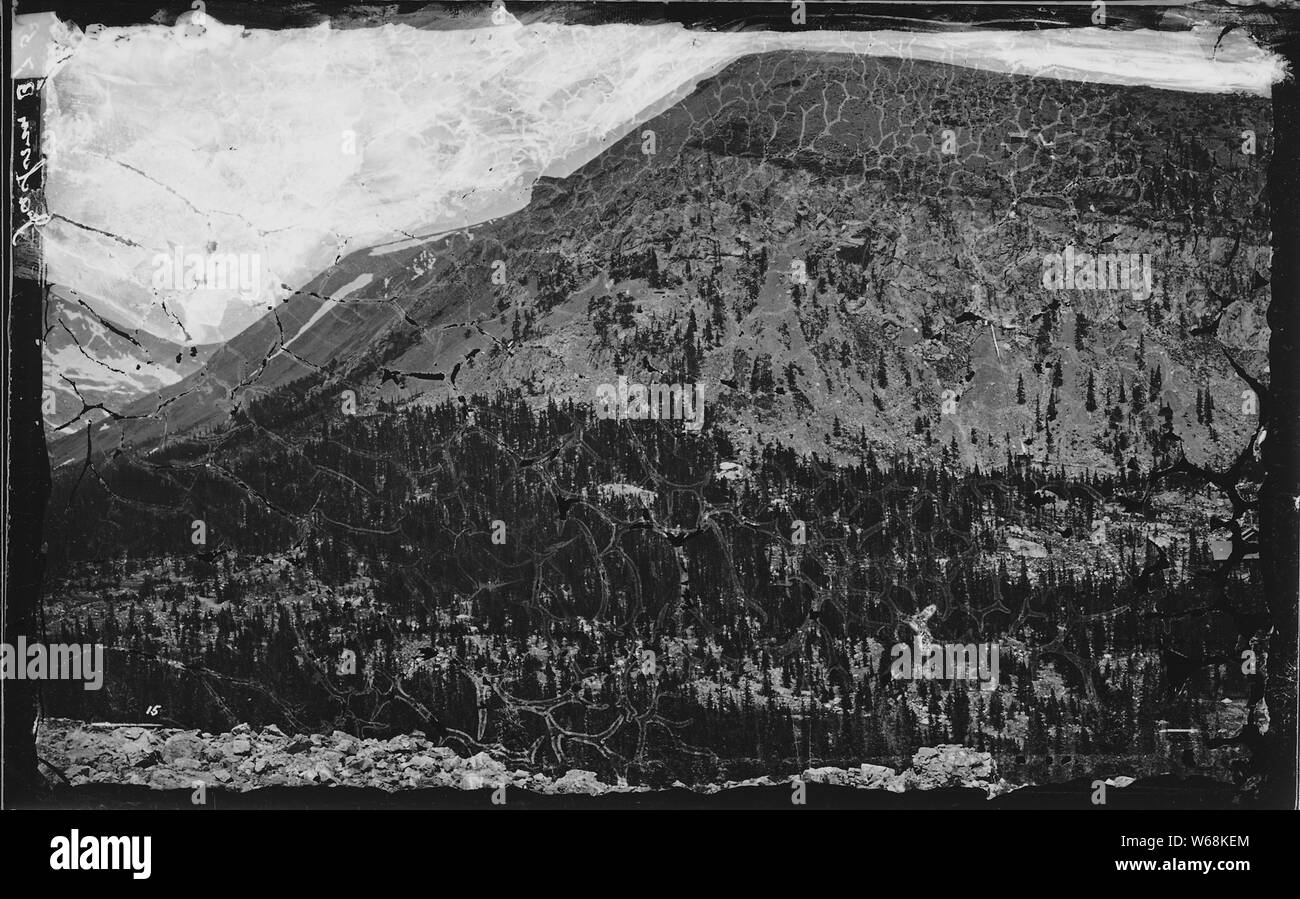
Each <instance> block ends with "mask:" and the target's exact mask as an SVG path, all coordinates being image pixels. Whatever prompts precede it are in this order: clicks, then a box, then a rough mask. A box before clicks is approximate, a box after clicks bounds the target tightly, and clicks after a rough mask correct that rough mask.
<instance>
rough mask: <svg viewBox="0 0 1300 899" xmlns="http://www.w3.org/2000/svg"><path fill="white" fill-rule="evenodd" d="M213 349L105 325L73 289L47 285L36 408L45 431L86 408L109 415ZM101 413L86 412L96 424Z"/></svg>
mask: <svg viewBox="0 0 1300 899" xmlns="http://www.w3.org/2000/svg"><path fill="white" fill-rule="evenodd" d="M216 348H217V347H216V346H215V345H212V344H208V345H194V346H182V345H180V344H177V343H173V342H172V341H170V340H165V339H163V338H161V337H156V336H154V335H153V334H150V333H149V332H148V331H145V330H144V329H142V328H130V327H127V326H125V325H121V324H118V323H116V322H113V321H111V320H110V319H108V318H106V317H105V316H103V315H101V314H100V313H98V312H96V311H95V309H94V308H92V306H91V304H90V303H87V302H86V300H85V299H84V298H83V297H81V296H80V295H79V294H78V293H77V292H76V291H73V290H70V289H67V288H64V287H61V286H59V285H51V287H50V293H49V300H48V302H47V304H46V309H45V339H44V347H43V350H44V359H45V363H44V365H45V385H46V395H45V401H44V403H43V405H42V410H43V412H44V416H45V423H46V426H47V427H48V428H50V429H51V433H57V431H58V429H59V428H60V426H62V425H64V424H65V423H67V422H72V421H75V420H76V419H77V416H78V415H79V414H80V413H82V411H83V408H84V407H86V406H91V407H93V406H96V405H97V404H100V403H102V404H103V405H104V408H107V409H112V410H114V411H116V410H118V409H122V408H124V407H126V406H128V405H130V404H131V403H132V402H133V401H135V400H137V399H139V398H140V397H143V396H148V395H149V394H151V393H154V392H155V391H157V390H159V389H161V388H164V387H166V386H168V385H171V384H174V383H176V382H178V381H180V380H181V379H182V378H184V377H185V376H186V375H188V374H192V373H193V372H195V371H198V370H200V369H201V368H202V367H203V364H204V363H205V362H207V360H208V358H209V357H210V356H211V355H212V353H213V352H214V351H215V350H216ZM104 414H106V413H104V412H102V411H101V410H98V409H96V410H94V411H92V412H88V413H87V417H89V418H91V419H95V420H97V419H98V418H102V417H103V415H104Z"/></svg>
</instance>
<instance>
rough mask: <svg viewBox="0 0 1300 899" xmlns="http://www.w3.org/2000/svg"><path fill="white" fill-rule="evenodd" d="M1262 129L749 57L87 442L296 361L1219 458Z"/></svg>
mask: <svg viewBox="0 0 1300 899" xmlns="http://www.w3.org/2000/svg"><path fill="white" fill-rule="evenodd" d="M1269 121H1270V116H1269V109H1268V104H1267V101H1265V100H1262V99H1259V98H1249V97H1240V96H1222V95H1209V94H1179V93H1173V92H1169V91H1159V90H1152V89H1145V88H1131V87H1117V86H1108V85H1085V84H1077V83H1070V82H1057V81H1050V80H1039V79H1033V78H1029V77H1022V76H1006V75H1000V74H993V73H988V72H982V71H977V70H969V69H961V68H956V67H950V66H943V65H939V64H930V63H916V62H909V61H903V60H889V59H872V58H861V57H853V56H848V55H837V54H807V53H773V54H764V55H758V56H752V57H747V58H745V59H742V60H739V61H737V62H736V63H734V64H732V65H731V66H729V67H728V68H727V69H725V70H723V71H722V72H720V73H719V74H718V75H717V76H716V77H715V78H713V79H711V80H709V81H707V82H704V83H703V84H701V86H700V88H699V89H698V90H697V91H696V92H695V93H694V94H692V95H691V96H690V97H688V98H686V99H685V100H683V101H682V102H681V103H679V104H677V105H676V106H674V107H673V108H671V109H669V110H667V111H666V112H664V113H663V114H661V115H659V116H657V117H655V118H653V119H651V120H650V121H648V122H646V123H645V125H644V126H643V127H641V128H638V129H635V130H634V131H633V132H632V133H631V134H629V135H628V137H626V138H624V139H623V140H622V141H620V142H618V143H617V144H615V145H614V146H613V147H611V148H610V149H609V150H608V151H607V152H606V153H604V154H602V155H601V156H600V157H598V158H597V159H595V160H593V161H592V162H591V163H589V164H588V165H586V166H584V167H583V168H581V169H580V170H578V171H577V172H575V173H574V174H573V175H571V176H570V177H568V178H565V179H562V180H553V179H543V180H542V181H540V182H539V183H538V184H537V185H536V186H535V188H534V191H533V198H532V202H531V203H530V204H529V206H528V207H527V208H525V209H523V210H521V211H520V212H518V213H515V214H513V215H510V216H507V217H505V218H503V219H500V220H497V221H495V222H492V223H489V224H488V225H485V226H483V227H481V228H477V229H473V230H472V232H470V233H464V232H462V233H457V234H453V235H450V236H448V237H446V238H444V239H442V240H440V241H437V242H433V243H430V244H427V245H425V246H423V247H409V248H406V249H403V250H399V251H397V252H394V253H389V254H385V255H371V254H368V253H358V254H353V255H352V256H349V257H347V258H346V259H343V260H341V261H340V262H339V263H338V264H336V265H335V266H334V268H332V269H331V270H330V271H328V272H326V273H324V274H322V275H321V276H320V277H319V278H317V279H315V280H314V281H313V282H311V284H309V285H307V286H306V288H304V290H303V291H301V292H299V294H297V295H295V296H294V297H293V298H292V299H291V300H290V301H289V302H287V303H285V304H284V305H282V306H281V307H280V308H279V309H277V310H276V311H275V313H273V314H272V315H270V316H267V317H266V318H264V319H262V320H261V321H259V322H258V323H257V324H256V325H254V326H253V327H252V328H250V329H248V330H247V331H245V332H244V333H243V334H241V335H239V336H238V337H237V338H235V339H234V340H232V341H231V342H230V343H229V344H227V345H226V346H225V347H223V348H222V350H220V351H219V352H217V353H216V354H214V356H213V357H212V359H211V360H210V361H209V363H208V364H207V366H205V368H204V370H203V371H201V372H199V373H196V374H194V375H191V376H190V377H187V378H186V379H185V380H183V381H182V382H180V383H179V384H177V385H175V386H173V387H170V388H166V389H164V390H162V391H160V392H159V393H157V394H156V395H154V396H153V397H150V398H148V399H147V400H145V401H142V402H141V403H138V404H136V405H135V406H133V407H132V408H131V410H130V412H131V415H132V416H133V418H132V419H131V420H128V421H125V422H122V423H120V424H109V425H107V426H105V427H103V430H102V431H99V432H97V433H96V434H95V445H96V446H98V447H100V448H112V447H115V446H118V445H119V444H124V445H127V446H131V447H135V448H139V449H143V450H146V451H147V450H148V449H150V448H152V447H154V446H157V445H159V444H160V442H162V441H163V440H165V439H167V435H176V434H178V433H184V432H187V431H194V430H198V429H209V428H212V427H218V426H220V425H221V424H222V423H223V422H224V421H225V420H226V419H227V417H228V416H229V414H230V413H231V411H232V410H233V409H234V408H236V407H237V406H238V405H240V404H243V403H246V402H247V401H248V400H250V399H253V398H257V397H259V396H264V395H266V394H268V393H270V392H272V391H274V390H275V389H277V388H279V387H282V386H283V385H285V384H287V383H289V382H290V381H292V380H294V379H295V378H299V377H304V376H308V375H311V376H314V377H316V378H317V379H318V381H319V384H320V389H327V390H331V391H342V390H344V389H353V390H356V391H357V392H358V395H359V398H360V400H361V406H362V410H363V411H364V409H365V408H367V404H368V403H374V402H376V401H378V400H384V401H387V402H396V403H410V402H417V403H421V402H429V401H437V400H440V399H443V398H445V397H446V396H447V395H448V394H451V393H459V394H462V395H463V394H471V393H490V392H493V391H495V390H496V389H499V388H500V387H503V386H504V387H513V386H521V385H522V386H523V387H524V388H525V389H526V392H527V393H528V394H529V395H530V396H533V397H535V398H536V400H537V401H538V402H539V403H544V402H546V401H547V400H551V399H556V400H559V399H564V398H573V399H575V400H577V401H580V402H583V403H590V402H593V401H594V400H595V398H596V390H597V387H598V386H599V385H600V384H603V383H614V382H616V381H617V379H618V377H619V376H620V375H626V376H627V377H628V379H629V380H630V381H634V382H640V383H649V382H651V381H652V380H656V379H662V380H665V381H670V382H684V383H691V382H699V383H701V384H703V385H704V397H705V403H706V407H707V412H706V420H707V421H708V422H710V423H712V424H718V425H720V426H724V427H726V428H727V429H728V430H729V431H731V432H732V433H733V434H734V435H735V436H736V438H737V439H738V440H739V441H740V442H741V443H744V442H747V441H748V442H757V441H773V440H776V441H780V442H782V443H785V444H787V445H791V446H793V447H795V448H797V449H802V450H806V451H819V452H822V453H828V452H829V453H835V454H856V453H857V452H858V451H859V450H860V448H861V446H862V443H863V441H865V442H866V443H867V444H888V445H892V446H896V447H899V448H900V449H910V450H913V451H916V452H918V453H927V454H932V455H939V454H940V453H944V454H947V455H949V456H951V457H952V458H954V459H956V458H960V459H961V460H962V461H963V462H965V463H966V464H975V463H986V464H987V463H989V462H995V461H1001V460H1002V459H1004V458H1005V456H1006V454H1007V453H1008V452H1011V453H1023V454H1024V455H1026V456H1028V457H1030V458H1033V459H1036V460H1038V461H1045V462H1049V463H1053V464H1055V463H1058V462H1059V463H1065V464H1073V465H1081V466H1090V467H1098V468H1115V467H1118V466H1122V465H1130V466H1133V465H1137V466H1143V467H1145V466H1147V465H1149V464H1150V463H1151V461H1152V459H1153V456H1154V455H1155V454H1159V453H1163V452H1177V450H1178V448H1179V446H1181V447H1182V448H1183V449H1184V450H1185V451H1186V453H1187V455H1188V456H1189V457H1192V458H1194V459H1197V460H1215V461H1220V462H1221V461H1223V460H1225V459H1227V458H1229V457H1231V456H1232V455H1234V454H1235V453H1236V452H1237V451H1238V450H1239V449H1240V447H1241V446H1242V445H1243V444H1244V443H1245V441H1246V439H1248V436H1249V435H1250V434H1251V433H1253V431H1254V427H1255V423H1256V421H1255V418H1254V415H1253V411H1252V410H1253V407H1252V405H1251V403H1250V398H1249V397H1248V396H1247V397H1243V396H1242V391H1243V389H1244V388H1245V385H1244V384H1243V383H1241V381H1240V379H1239V378H1238V377H1237V375H1236V374H1235V373H1234V372H1233V370H1232V368H1231V366H1230V364H1229V362H1228V360H1227V358H1226V357H1225V354H1224V352H1223V351H1222V350H1221V347H1220V343H1222V344H1223V345H1224V346H1226V347H1227V348H1228V350H1229V351H1230V352H1231V354H1232V355H1233V357H1234V358H1235V359H1237V360H1238V361H1239V362H1240V363H1241V364H1242V365H1243V366H1244V368H1245V369H1246V370H1247V371H1251V372H1254V373H1256V374H1257V375H1258V374H1260V373H1261V371H1262V369H1263V366H1264V365H1265V358H1264V348H1265V347H1266V346H1267V339H1268V332H1267V328H1266V326H1265V324H1264V317H1263V311H1264V309H1265V307H1266V305H1267V301H1268V291H1267V278H1266V276H1267V272H1268V230H1267V227H1268V226H1267V210H1266V208H1265V206H1264V202H1263V199H1262V197H1263V190H1264V171H1265V167H1266V165H1267V150H1268V139H1267V138H1268V123H1269ZM1246 130H1250V131H1253V132H1254V133H1255V134H1256V135H1257V144H1256V146H1257V152H1256V154H1254V155H1247V154H1244V153H1242V152H1241V146H1242V144H1243V138H1242V132H1243V131H1246ZM651 132H652V133H653V138H652V139H653V148H651V146H650V141H651V135H650V133H651ZM649 149H653V151H654V152H653V153H649V152H646V151H647V150H649ZM949 150H951V151H952V152H946V151H949ZM1067 250H1069V251H1071V252H1077V253H1084V252H1089V253H1119V254H1124V255H1125V256H1128V255H1129V254H1136V255H1137V256H1138V257H1139V258H1141V257H1142V256H1143V254H1145V256H1146V260H1147V262H1148V263H1149V266H1150V270H1151V272H1152V276H1153V277H1152V282H1153V290H1152V292H1151V295H1150V296H1149V297H1148V296H1139V297H1135V296H1134V295H1133V293H1132V291H1130V290H1104V291H1103V290H1095V289H1094V290H1064V291H1052V290H1047V289H1045V288H1044V280H1043V278H1044V271H1045V266H1046V265H1047V264H1048V262H1047V260H1049V259H1050V258H1051V257H1052V256H1053V254H1064V253H1066V252H1067ZM365 275H369V276H370V279H369V280H368V281H367V280H365V279H364V276H365ZM358 279H361V280H362V281H364V284H363V285H362V286H356V285H357V283H358ZM332 291H337V292H338V294H337V295H336V294H335V293H332ZM300 332H301V333H300ZM286 344H287V346H286ZM1264 380H1267V377H1266V376H1265V377H1264ZM1090 397H1091V399H1090ZM1206 397H1209V399H1208V400H1207V399H1206ZM1211 405H1212V407H1213V411H1212V412H1211V411H1208V409H1209V407H1210V406H1211ZM84 446H85V438H84V436H82V437H80V438H79V439H77V438H74V439H73V440H71V441H67V442H65V443H63V444H62V445H60V446H58V447H56V452H55V457H56V462H66V461H67V460H70V459H72V458H75V457H76V455H77V453H78V452H81V451H84Z"/></svg>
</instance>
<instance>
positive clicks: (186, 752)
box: [162, 731, 205, 763]
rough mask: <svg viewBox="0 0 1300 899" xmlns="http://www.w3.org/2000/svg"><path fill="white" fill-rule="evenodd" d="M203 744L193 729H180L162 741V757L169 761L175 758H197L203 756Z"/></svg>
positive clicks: (173, 760)
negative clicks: (165, 740)
mask: <svg viewBox="0 0 1300 899" xmlns="http://www.w3.org/2000/svg"><path fill="white" fill-rule="evenodd" d="M204 745H205V744H204V742H203V741H202V740H201V739H199V736H198V734H196V733H195V732H194V731H181V732H180V733H176V734H172V735H171V736H170V737H168V738H167V742H165V743H163V747H162V757H163V760H164V761H166V762H169V763H170V762H175V761H176V760H177V759H199V758H202V757H203V748H204Z"/></svg>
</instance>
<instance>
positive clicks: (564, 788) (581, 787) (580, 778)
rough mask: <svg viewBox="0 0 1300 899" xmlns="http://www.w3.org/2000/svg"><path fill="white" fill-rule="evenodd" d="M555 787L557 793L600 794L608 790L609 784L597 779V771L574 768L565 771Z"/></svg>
mask: <svg viewBox="0 0 1300 899" xmlns="http://www.w3.org/2000/svg"><path fill="white" fill-rule="evenodd" d="M554 789H555V792H556V793H565V794H571V793H581V794H583V795H585V796H599V795H600V794H601V793H604V792H605V791H606V790H608V789H609V786H608V785H606V784H603V783H601V782H600V781H599V780H597V779H596V772H595V771H583V770H582V769H580V768H572V769H570V770H568V771H566V772H564V775H563V776H561V777H560V778H558V779H557V780H556V781H555V786H554Z"/></svg>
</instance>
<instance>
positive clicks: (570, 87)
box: [15, 16, 1284, 342]
mask: <svg viewBox="0 0 1300 899" xmlns="http://www.w3.org/2000/svg"><path fill="white" fill-rule="evenodd" d="M39 19H41V17H38V16H30V17H20V19H19V27H18V28H17V29H16V30H15V41H17V40H18V36H19V35H20V34H22V33H23V28H24V27H26V26H29V25H32V24H33V23H34V22H36V21H37V20H39ZM24 20H25V21H24ZM50 21H51V20H50V19H48V18H46V19H44V20H43V22H44V24H45V25H46V26H47V28H48V25H49V22H50ZM187 29H188V31H187ZM54 32H55V36H56V43H57V44H58V45H59V47H60V49H59V51H58V52H52V53H51V54H50V57H51V59H57V60H59V61H58V62H57V64H52V67H53V69H54V74H53V77H52V79H51V80H50V81H49V82H48V85H47V91H46V97H47V104H46V121H45V132H44V134H45V136H46V147H47V153H48V161H47V169H48V172H47V182H46V196H47V202H48V206H49V211H50V212H52V213H56V214H57V215H59V216H61V217H62V218H64V219H68V220H70V221H72V222H76V223H79V224H80V225H82V226H85V227H84V228H83V227H77V226H74V225H72V224H69V223H67V222H65V221H61V220H59V219H55V220H53V221H51V222H50V224H49V225H47V226H46V228H45V233H44V236H45V246H46V260H47V263H48V266H49V277H50V280H52V281H56V282H59V283H62V284H65V285H67V286H70V287H73V288H76V289H77V290H78V291H80V292H81V293H83V294H86V295H88V296H89V297H91V298H94V300H93V301H96V302H98V304H99V307H100V310H101V311H102V312H104V313H105V314H106V315H108V316H110V317H112V318H114V319H116V320H118V321H120V322H122V323H124V324H127V325H132V326H141V327H144V328H146V329H148V330H150V331H153V332H154V333H156V334H158V335H160V336H164V337H169V338H171V339H174V340H182V339H183V338H184V335H183V334H181V332H180V329H179V328H177V327H176V326H175V324H174V323H172V322H171V321H170V320H169V319H168V317H167V316H166V315H164V314H163V313H162V311H161V307H160V306H159V303H158V300H159V299H162V300H165V301H166V303H167V307H168V309H169V310H170V311H171V312H172V313H173V314H175V315H176V316H178V317H179V318H180V319H181V320H182V321H183V322H184V324H185V326H186V329H187V330H188V331H189V334H190V336H191V337H192V338H193V339H194V340H196V341H198V342H211V341H215V340H224V339H228V338H230V337H232V336H234V334H236V333H238V332H239V331H240V330H242V329H243V328H244V327H247V326H248V325H249V324H251V323H252V322H253V321H254V320H256V319H257V318H258V317H259V316H260V315H261V314H262V313H264V312H265V311H266V308H267V306H268V305H269V304H271V303H273V302H275V301H276V300H278V299H279V298H280V297H282V296H284V295H285V294H286V293H287V292H288V291H286V290H284V289H282V288H281V287H280V285H281V284H288V285H290V287H291V288H296V287H298V286H301V284H302V283H304V282H305V281H307V280H308V279H310V278H311V277H313V276H314V275H316V274H317V273H319V272H320V271H321V270H323V269H324V268H326V267H327V266H328V265H329V264H330V263H331V262H332V261H333V260H334V258H335V256H337V255H339V254H340V253H344V254H346V253H350V252H352V251H354V250H358V249H363V248H365V247H368V246H372V245H375V244H381V243H386V242H392V241H397V240H404V239H406V238H409V237H410V236H411V235H427V234H430V233H432V232H435V231H441V230H447V229H450V228H454V227H459V226H462V225H466V224H473V223H475V222H479V221H483V220H485V219H488V218H492V217H494V216H497V215H501V214H504V213H506V212H509V211H512V210H514V209H517V208H519V207H520V206H522V205H523V204H524V203H526V202H527V200H528V196H529V188H530V186H531V184H532V183H533V181H534V180H535V179H536V177H537V176H538V175H539V174H542V173H546V174H554V175H562V174H565V173H567V172H568V171H571V170H572V169H573V168H575V167H576V166H578V165H580V164H582V163H583V162H585V161H587V160H588V159H590V158H592V157H593V156H595V155H597V154H598V153H599V152H600V151H601V150H603V149H604V148H605V147H607V146H609V145H610V144H611V143H612V142H613V141H615V140H617V139H618V138H619V137H621V136H622V135H623V134H624V133H626V131H627V130H629V129H630V128H631V127H633V126H634V125H635V124H637V122H639V121H641V120H643V119H644V118H645V116H646V114H647V110H650V111H658V109H660V108H662V107H665V106H667V105H670V104H671V103H672V102H675V100H676V99H678V98H679V97H680V96H682V95H684V94H685V93H687V92H689V90H690V89H691V88H692V87H693V86H694V85H695V84H696V83H697V82H698V81H699V79H701V78H703V77H707V76H708V75H710V74H712V73H714V72H716V71H717V70H718V69H720V68H721V67H723V66H725V65H726V64H727V63H729V62H730V61H732V60H734V59H736V58H737V57H739V56H743V55H745V54H748V53H753V52H761V51H764V50H775V49H783V48H785V49H819V50H836V51H843V52H854V53H862V54H868V55H879V56H911V57H915V58H919V59H928V60H939V61H948V62H955V63H958V64H961V65H968V66H975V67H979V68H987V69H993V70H997V71H1006V72H1018V73H1023V74H1038V75H1042V76H1045V77H1055V78H1068V79H1072V80H1088V81H1103V82H1110V83H1134V84H1147V85H1152V86H1156V87H1165V88H1171V89H1177V90H1189V91H1213V92H1232V91H1239V92H1248V93H1254V94H1260V95H1267V94H1268V93H1269V90H1270V86H1271V85H1272V84H1273V83H1275V82H1276V81H1277V80H1278V79H1279V78H1280V77H1281V76H1282V74H1283V71H1284V70H1283V68H1282V64H1281V62H1280V60H1279V59H1278V58H1277V57H1275V56H1272V55H1271V54H1269V53H1267V52H1265V51H1263V50H1262V49H1260V48H1258V47H1257V46H1256V45H1254V44H1253V43H1252V42H1251V41H1250V40H1249V39H1248V38H1247V37H1246V36H1245V35H1244V34H1243V33H1242V32H1241V31H1234V32H1231V33H1229V34H1228V35H1227V36H1226V37H1225V38H1224V40H1223V43H1222V44H1221V45H1220V46H1219V49H1218V52H1217V53H1216V54H1215V56H1214V58H1213V59H1211V58H1210V51H1211V49H1212V48H1213V46H1214V42H1215V40H1216V38H1217V37H1218V32H1219V29H1218V28H1208V27H1207V28H1199V29H1196V30H1194V31H1192V32H1182V33H1176V32H1152V31H1136V32H1132V31H1118V30H1114V31H1111V30H1105V29H1098V28H1088V29H1074V30H1069V31H1061V30H1056V31H1050V30H1044V31H1025V32H966V33H948V34H933V33H910V32H906V33H905V32H870V33H845V32H821V31H809V32H802V33H800V32H786V33H772V32H746V33H738V34H736V33H732V34H716V33H708V32H698V31H688V30H686V29H685V28H683V27H681V26H678V25H657V26H635V25H601V26H569V25H558V24H533V25H529V26H522V25H520V24H519V23H518V22H517V21H515V20H513V19H512V18H509V17H506V22H505V24H501V25H491V24H488V23H487V22H484V24H483V27H480V28H470V29H464V30H453V31H422V30H417V29H414V28H410V27H408V26H405V25H384V26H380V27H375V28H357V29H345V30H333V29H331V28H330V27H329V26H328V25H321V26H319V27H315V28H308V29H297V30H286V31H260V30H249V31H246V30H244V29H243V28H242V27H240V26H234V25H223V24H221V23H218V22H216V21H215V20H213V19H212V18H211V17H210V16H209V17H208V18H207V20H206V22H205V28H204V29H203V31H202V33H201V34H198V33H194V32H197V29H195V28H193V27H191V26H187V25H186V23H184V22H181V23H178V24H177V26H175V27H166V26H161V25H148V26H134V27H129V28H109V29H104V30H103V31H102V32H100V33H99V34H97V35H96V36H93V37H91V36H85V35H82V34H81V33H80V32H79V31H77V30H76V29H75V27H73V28H71V29H68V28H66V27H62V26H56V27H55V28H54ZM349 132H350V133H352V134H354V135H355V152H352V153H349V152H347V149H349V141H350V138H349V137H348V133H349ZM51 138H52V143H53V147H52V149H49V147H50V139H51ZM89 229H95V230H89ZM97 232H108V233H110V234H112V235H116V236H117V237H118V238H120V240H116V239H113V238H112V237H108V236H105V235H103V234H100V233H97ZM178 246H179V247H180V248H182V249H183V250H184V252H186V253H190V252H194V253H203V252H205V251H207V250H208V249H209V248H210V247H214V246H215V252H218V253H255V254H260V256H259V261H260V273H261V277H262V280H263V282H264V283H263V286H262V289H261V290H260V291H259V292H258V294H257V296H250V295H241V294H240V293H239V292H238V291H236V290H197V291H189V292H184V291H162V292H161V293H157V292H155V291H154V290H153V288H152V281H153V274H154V261H153V260H154V256H155V254H157V253H167V254H169V255H170V254H171V253H172V252H173V250H174V249H175V248H176V247H178Z"/></svg>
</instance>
